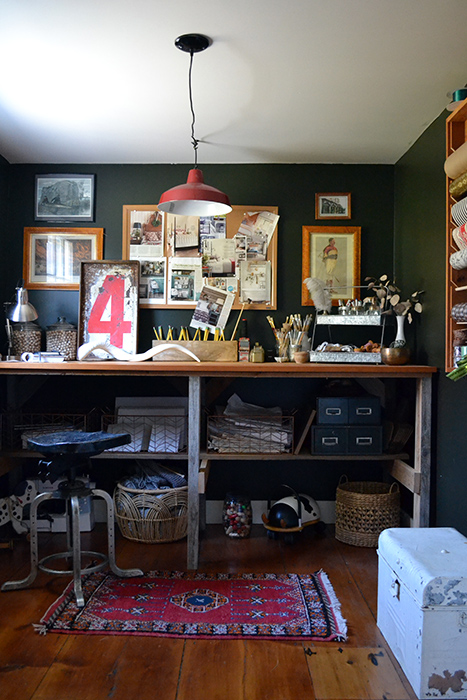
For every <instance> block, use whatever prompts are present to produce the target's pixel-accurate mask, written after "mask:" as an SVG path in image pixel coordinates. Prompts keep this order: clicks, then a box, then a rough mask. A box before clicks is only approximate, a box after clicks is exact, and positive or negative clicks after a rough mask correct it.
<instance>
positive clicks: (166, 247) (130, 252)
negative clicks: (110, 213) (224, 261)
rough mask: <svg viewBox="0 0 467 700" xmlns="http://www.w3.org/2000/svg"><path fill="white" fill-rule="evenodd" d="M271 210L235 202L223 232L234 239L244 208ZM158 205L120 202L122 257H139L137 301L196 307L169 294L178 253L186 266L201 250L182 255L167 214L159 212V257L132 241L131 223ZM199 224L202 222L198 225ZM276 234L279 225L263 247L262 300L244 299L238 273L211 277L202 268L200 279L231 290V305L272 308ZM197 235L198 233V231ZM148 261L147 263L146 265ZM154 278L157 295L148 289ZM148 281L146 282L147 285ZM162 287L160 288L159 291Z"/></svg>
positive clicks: (144, 304)
mask: <svg viewBox="0 0 467 700" xmlns="http://www.w3.org/2000/svg"><path fill="white" fill-rule="evenodd" d="M261 211H264V212H270V213H272V214H275V215H277V216H278V214H279V210H278V207H276V206H251V205H234V206H233V207H232V211H231V212H230V213H229V214H227V215H226V217H225V236H226V239H233V238H234V236H235V235H236V234H237V233H238V230H239V228H240V225H241V224H242V221H243V220H244V218H245V215H246V214H247V212H261ZM157 212H158V208H157V205H155V204H153V205H151V204H146V205H141V204H136V205H134V204H124V205H123V216H122V221H123V231H122V258H124V259H127V260H131V259H133V256H135V257H136V258H137V259H139V260H140V263H141V278H140V299H139V304H140V306H141V307H143V308H144V307H146V308H163V309H172V308H174V307H175V306H176V307H177V308H178V309H195V307H196V303H197V300H194V301H189V302H184V301H180V300H173V299H172V295H171V270H172V269H173V268H174V267H176V261H177V257H180V258H182V259H183V266H184V267H187V265H188V261H189V260H190V257H192V258H193V260H197V261H198V262H199V261H200V260H201V253H200V252H198V253H197V255H196V257H193V255H188V256H187V257H185V256H184V254H183V251H177V250H174V249H173V248H174V247H176V246H173V245H172V243H173V241H172V238H173V236H172V235H171V233H172V232H171V223H170V215H162V213H161V212H159V214H160V215H161V221H162V229H163V230H162V236H161V238H162V246H163V255H162V257H160V258H159V257H158V255H157V253H158V252H160V251H157V253H155V254H154V255H153V256H152V261H153V262H151V260H147V259H146V258H145V256H144V255H141V254H140V253H141V252H143V253H144V252H145V251H144V248H142V247H141V246H139V245H138V244H136V245H132V244H131V229H132V224H133V222H134V221H135V220H138V219H139V220H140V223H143V217H144V216H146V215H147V214H151V213H157ZM190 219H197V221H198V225H199V217H190ZM200 228H201V226H200ZM277 236H278V226H277V225H276V228H275V230H274V233H273V235H272V237H271V239H270V241H269V245H268V247H267V251H266V260H265V261H264V263H263V265H264V264H266V263H267V274H268V285H269V290H268V297H269V299H268V300H265V301H257V300H251V301H248V300H247V301H246V302H244V301H243V298H244V297H243V298H242V297H241V295H240V279H239V277H217V278H211V277H209V276H207V277H206V275H205V273H204V272H203V274H202V278H203V283H207V284H209V285H212V286H218V287H219V288H220V289H223V290H224V291H231V292H232V293H234V294H235V300H234V303H233V306H232V309H234V310H235V309H241V308H243V307H244V308H245V309H250V310H274V309H276V308H277ZM200 237H202V236H201V234H200ZM148 263H149V265H148ZM180 263H182V260H180ZM154 265H155V266H156V274H154V270H153V267H154ZM154 279H155V281H156V282H157V287H158V289H159V294H158V297H156V296H155V294H154V295H153V296H152V297H151V294H152V292H151V291H148V290H149V289H150V285H151V282H152V281H153V280H154ZM148 285H149V286H148ZM161 290H162V291H161Z"/></svg>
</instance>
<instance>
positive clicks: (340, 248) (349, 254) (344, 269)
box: [302, 226, 361, 306]
mask: <svg viewBox="0 0 467 700" xmlns="http://www.w3.org/2000/svg"><path fill="white" fill-rule="evenodd" d="M360 238H361V228H360V226H303V227H302V305H303V306H313V305H314V304H313V300H312V298H311V296H310V292H309V291H308V288H307V287H306V285H305V284H304V280H305V279H307V278H308V277H316V278H318V279H320V280H322V281H324V282H325V283H326V285H327V286H328V288H329V289H330V290H331V299H332V303H333V305H337V303H338V300H339V299H342V300H343V301H346V300H347V299H359V298H360V289H359V286H360Z"/></svg>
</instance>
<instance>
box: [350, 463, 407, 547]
mask: <svg viewBox="0 0 467 700" xmlns="http://www.w3.org/2000/svg"><path fill="white" fill-rule="evenodd" d="M399 523H400V492H399V485H398V484H397V483H396V482H394V483H392V484H386V483H379V482H377V481H353V482H350V481H348V479H347V477H346V476H345V475H343V476H341V478H340V480H339V485H338V487H337V491H336V540H339V541H340V542H345V543H346V544H352V545H355V546H357V547H376V546H377V545H378V538H379V536H380V534H381V532H382V531H383V530H385V529H386V528H388V527H399Z"/></svg>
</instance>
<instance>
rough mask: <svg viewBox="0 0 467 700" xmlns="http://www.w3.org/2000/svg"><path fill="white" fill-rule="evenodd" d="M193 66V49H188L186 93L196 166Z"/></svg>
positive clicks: (196, 143) (196, 164)
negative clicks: (187, 94) (188, 99)
mask: <svg viewBox="0 0 467 700" xmlns="http://www.w3.org/2000/svg"><path fill="white" fill-rule="evenodd" d="M192 68H193V51H190V68H189V70H188V93H189V97H190V110H191V143H192V145H193V150H194V152H195V168H197V167H198V143H199V141H198V139H196V138H195V121H196V116H195V110H194V107H193V91H192V88H191V71H192Z"/></svg>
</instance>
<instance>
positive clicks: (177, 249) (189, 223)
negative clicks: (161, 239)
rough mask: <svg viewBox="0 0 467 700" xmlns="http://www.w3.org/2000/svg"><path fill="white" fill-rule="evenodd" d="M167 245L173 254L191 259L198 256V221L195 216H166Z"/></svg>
mask: <svg viewBox="0 0 467 700" xmlns="http://www.w3.org/2000/svg"><path fill="white" fill-rule="evenodd" d="M167 231H168V237H169V238H168V240H169V245H170V246H171V248H172V251H173V254H174V255H176V256H178V257H180V256H182V257H191V256H197V255H198V254H199V219H198V217H197V216H176V215H175V214H167Z"/></svg>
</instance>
